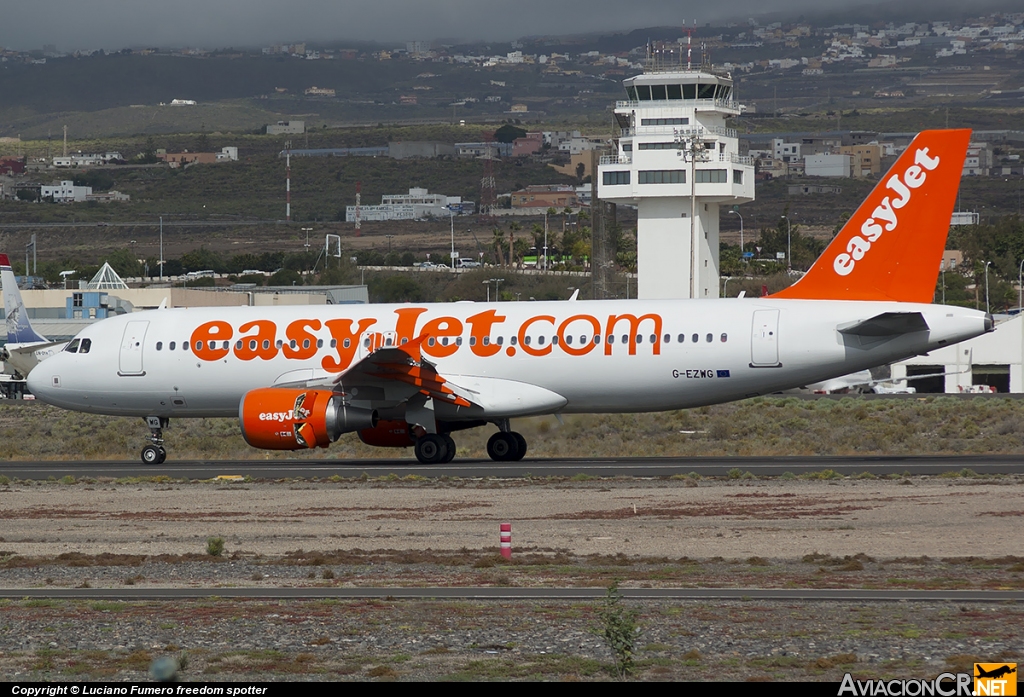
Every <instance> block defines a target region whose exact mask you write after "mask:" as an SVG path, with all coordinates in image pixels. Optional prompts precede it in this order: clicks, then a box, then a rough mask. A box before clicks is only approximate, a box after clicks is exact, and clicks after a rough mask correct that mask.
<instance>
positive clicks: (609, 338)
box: [608, 334, 615, 344]
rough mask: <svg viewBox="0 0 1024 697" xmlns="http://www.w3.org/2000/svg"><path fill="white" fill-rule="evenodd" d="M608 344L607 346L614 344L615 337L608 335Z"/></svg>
mask: <svg viewBox="0 0 1024 697" xmlns="http://www.w3.org/2000/svg"><path fill="white" fill-rule="evenodd" d="M608 343H609V344H614V343H615V337H614V336H613V335H612V334H609V335H608Z"/></svg>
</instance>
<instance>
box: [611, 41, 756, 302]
mask: <svg viewBox="0 0 1024 697" xmlns="http://www.w3.org/2000/svg"><path fill="white" fill-rule="evenodd" d="M654 55H655V58H653V59H651V60H649V61H648V65H647V69H646V71H645V72H644V73H643V74H641V75H636V76H634V77H631V78H627V79H626V80H625V81H624V83H623V84H624V86H625V89H626V97H627V98H626V100H624V101H620V102H617V103H616V105H615V119H616V121H617V122H618V126H619V139H618V148H617V152H616V153H615V154H613V155H611V156H605V157H602V158H601V161H600V165H599V171H598V198H600V199H601V200H603V201H608V202H610V203H616V204H628V205H634V206H636V207H637V271H638V276H639V284H638V293H639V297H640V298H717V297H718V294H719V286H720V283H719V270H718V269H719V256H718V254H719V249H718V248H719V236H718V229H719V217H720V208H721V206H723V205H724V206H731V205H734V204H739V203H746V202H747V201H752V200H753V199H754V163H753V159H752V158H750V157H746V156H741V155H740V154H739V138H738V137H737V133H736V131H735V130H734V129H731V128H727V127H726V125H725V120H726V118H729V117H731V116H738V115H739V114H740V113H741V109H740V105H739V103H737V102H736V101H735V99H734V97H733V81H732V77H731V76H730V75H729V73H727V72H724V71H721V70H716V69H714V68H711V67H710V66H704V67H701V68H699V69H690V68H689V66H686V67H683V65H681V64H678V63H677V64H670V63H671V62H672V61H668V60H662V58H661V55H662V54H660V53H658V52H656V53H655V54H654Z"/></svg>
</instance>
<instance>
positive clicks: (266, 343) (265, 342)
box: [263, 339, 270, 351]
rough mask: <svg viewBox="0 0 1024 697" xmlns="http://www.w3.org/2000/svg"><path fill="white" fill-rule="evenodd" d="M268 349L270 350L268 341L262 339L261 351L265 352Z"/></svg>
mask: <svg viewBox="0 0 1024 697" xmlns="http://www.w3.org/2000/svg"><path fill="white" fill-rule="evenodd" d="M268 348H270V339H264V340H263V350H264V351H266V350H267V349H268Z"/></svg>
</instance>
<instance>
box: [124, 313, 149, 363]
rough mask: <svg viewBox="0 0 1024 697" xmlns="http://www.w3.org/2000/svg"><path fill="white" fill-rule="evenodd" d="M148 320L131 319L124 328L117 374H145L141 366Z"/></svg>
mask: <svg viewBox="0 0 1024 697" xmlns="http://www.w3.org/2000/svg"><path fill="white" fill-rule="evenodd" d="M148 329H149V321H148V320H132V321H131V322H129V323H128V324H127V325H126V326H125V328H124V336H122V338H121V356H120V360H119V363H118V371H117V374H118V375H145V374H146V371H145V370H143V368H142V349H143V347H144V346H145V343H146V331H147V330H148Z"/></svg>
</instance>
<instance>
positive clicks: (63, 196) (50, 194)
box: [39, 180, 92, 203]
mask: <svg viewBox="0 0 1024 697" xmlns="http://www.w3.org/2000/svg"><path fill="white" fill-rule="evenodd" d="M91 194H92V187H91V186H75V183H74V182H73V181H70V180H64V181H62V182H60V183H59V184H53V185H51V186H45V185H44V186H41V187H39V197H40V198H41V199H42V200H44V201H45V200H46V199H48V198H50V199H53V201H54V202H55V203H74V202H76V201H85V200H86V197H88V196H89V195H91Z"/></svg>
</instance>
